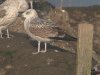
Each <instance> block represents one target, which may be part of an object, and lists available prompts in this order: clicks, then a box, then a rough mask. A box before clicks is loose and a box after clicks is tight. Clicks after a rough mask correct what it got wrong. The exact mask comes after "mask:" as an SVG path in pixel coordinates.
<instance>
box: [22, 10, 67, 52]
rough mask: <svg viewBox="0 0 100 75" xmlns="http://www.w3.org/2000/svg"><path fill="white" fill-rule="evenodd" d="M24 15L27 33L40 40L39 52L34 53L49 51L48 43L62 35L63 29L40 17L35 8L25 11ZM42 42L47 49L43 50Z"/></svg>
mask: <svg viewBox="0 0 100 75" xmlns="http://www.w3.org/2000/svg"><path fill="white" fill-rule="evenodd" d="M22 16H23V17H24V18H25V21H24V28H25V31H26V33H27V34H28V35H29V36H30V37H31V38H32V39H35V40H37V41H38V52H36V53H33V54H38V53H39V52H43V53H45V52H46V51H47V43H48V42H50V41H53V39H54V38H55V37H61V36H59V34H61V32H62V30H60V29H59V28H58V27H56V26H55V25H54V23H52V22H51V21H48V20H44V19H41V18H39V17H38V14H37V12H36V11H35V10H34V9H29V10H27V11H25V12H24V13H23V14H22ZM59 30H60V31H59ZM64 35H65V34H64ZM41 42H44V43H45V50H42V51H41V50H40V44H41Z"/></svg>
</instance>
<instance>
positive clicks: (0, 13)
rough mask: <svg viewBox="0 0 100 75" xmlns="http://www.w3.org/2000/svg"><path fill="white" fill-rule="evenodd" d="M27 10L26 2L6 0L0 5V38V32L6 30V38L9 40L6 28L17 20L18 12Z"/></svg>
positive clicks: (24, 0) (23, 0) (0, 33)
mask: <svg viewBox="0 0 100 75" xmlns="http://www.w3.org/2000/svg"><path fill="white" fill-rule="evenodd" d="M27 9H28V4H27V2H26V0H6V1H5V2H3V3H2V4H1V5H0V36H1V38H3V36H2V30H7V38H10V36H9V31H8V28H9V26H11V25H12V24H13V23H14V22H15V21H16V19H17V17H18V15H19V12H24V11H26V10H27Z"/></svg>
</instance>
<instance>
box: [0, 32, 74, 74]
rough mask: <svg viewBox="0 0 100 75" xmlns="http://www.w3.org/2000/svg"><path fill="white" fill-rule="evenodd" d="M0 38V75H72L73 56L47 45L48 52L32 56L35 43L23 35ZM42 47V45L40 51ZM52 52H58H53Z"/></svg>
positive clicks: (35, 47)
mask: <svg viewBox="0 0 100 75" xmlns="http://www.w3.org/2000/svg"><path fill="white" fill-rule="evenodd" d="M11 34H12V35H14V36H13V37H11V38H9V39H8V38H6V37H5V38H3V39H1V38H0V75H74V74H75V59H76V58H75V55H74V54H71V53H69V52H66V51H62V50H60V49H59V50H58V48H56V47H53V46H50V45H48V52H46V53H39V54H37V55H33V54H32V52H36V51H37V41H32V40H30V39H29V38H28V36H27V35H25V34H19V33H11ZM43 47H44V45H43V44H42V50H43ZM54 50H58V52H55V51H54Z"/></svg>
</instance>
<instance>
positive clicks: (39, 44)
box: [32, 41, 41, 54]
mask: <svg viewBox="0 0 100 75" xmlns="http://www.w3.org/2000/svg"><path fill="white" fill-rule="evenodd" d="M40 46H41V42H40V41H38V52H35V53H32V54H38V53H39V52H40Z"/></svg>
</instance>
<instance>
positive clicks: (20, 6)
mask: <svg viewBox="0 0 100 75" xmlns="http://www.w3.org/2000/svg"><path fill="white" fill-rule="evenodd" d="M18 2H19V3H18V11H19V12H24V11H26V10H27V9H28V8H29V5H28V2H27V1H26V0H18Z"/></svg>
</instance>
